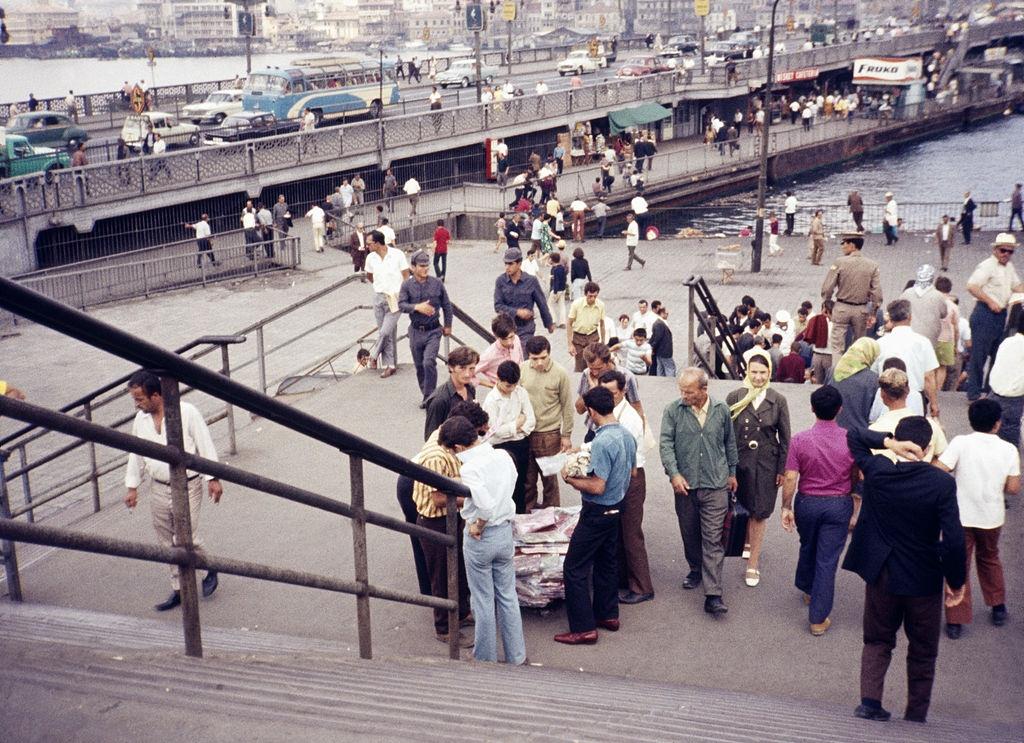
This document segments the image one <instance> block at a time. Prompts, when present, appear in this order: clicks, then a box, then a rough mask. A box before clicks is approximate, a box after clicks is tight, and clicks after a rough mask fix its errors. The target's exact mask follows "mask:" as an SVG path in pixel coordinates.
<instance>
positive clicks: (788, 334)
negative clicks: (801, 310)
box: [772, 310, 796, 356]
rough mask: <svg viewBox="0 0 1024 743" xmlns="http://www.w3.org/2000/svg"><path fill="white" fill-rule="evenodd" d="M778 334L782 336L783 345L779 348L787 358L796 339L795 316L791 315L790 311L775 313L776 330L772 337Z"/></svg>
mask: <svg viewBox="0 0 1024 743" xmlns="http://www.w3.org/2000/svg"><path fill="white" fill-rule="evenodd" d="M776 333H777V334H778V335H781V336H782V345H781V346H779V349H780V350H781V351H782V355H783V356H785V355H786V354H788V353H789V349H790V346H792V345H793V339H794V338H795V337H796V333H795V332H794V329H793V316H792V315H790V314H789V311H788V310H779V311H777V312H776V313H775V330H774V331H773V333H772V335H775V334H776Z"/></svg>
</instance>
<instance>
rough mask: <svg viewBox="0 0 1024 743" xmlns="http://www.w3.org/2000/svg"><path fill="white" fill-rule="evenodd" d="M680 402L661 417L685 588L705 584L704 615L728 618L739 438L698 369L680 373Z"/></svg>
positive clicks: (725, 409) (723, 406)
mask: <svg viewBox="0 0 1024 743" xmlns="http://www.w3.org/2000/svg"><path fill="white" fill-rule="evenodd" d="M678 382H679V396H680V398H681V399H679V400H675V401H674V402H671V403H669V404H668V405H667V406H666V407H665V412H664V414H663V415H662V418H661V463H662V466H663V467H664V468H665V474H667V475H668V477H669V481H670V483H671V484H672V490H673V492H675V496H676V516H677V518H678V519H679V531H680V533H681V534H682V537H683V554H684V555H685V556H686V562H687V563H688V564H689V566H690V572H689V574H688V575H687V576H686V580H684V581H683V588H685V589H693V588H696V587H697V586H699V585H700V584H701V582H703V583H704V595H705V599H704V611H706V612H707V613H708V614H714V615H719V614H724V613H725V612H727V611H728V608H727V607H726V605H725V604H724V603H723V602H722V563H723V562H724V560H725V550H724V549H723V547H722V526H723V524H724V522H725V514H726V511H727V510H728V508H729V493H730V492H736V462H737V460H738V457H737V454H736V438H735V434H734V432H733V426H732V417H731V416H730V414H729V406H728V405H726V404H725V403H724V402H722V401H720V400H712V399H711V398H710V397H709V396H708V376H707V374H705V373H704V371H703V370H701V369H698V368H696V367H688V368H686V369H683V371H682V373H681V374H680V375H679V380H678Z"/></svg>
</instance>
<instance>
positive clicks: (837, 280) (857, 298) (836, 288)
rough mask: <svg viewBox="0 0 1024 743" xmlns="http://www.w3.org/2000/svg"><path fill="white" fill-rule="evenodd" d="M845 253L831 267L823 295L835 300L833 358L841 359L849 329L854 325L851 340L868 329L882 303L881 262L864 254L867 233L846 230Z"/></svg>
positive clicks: (836, 361)
mask: <svg viewBox="0 0 1024 743" xmlns="http://www.w3.org/2000/svg"><path fill="white" fill-rule="evenodd" d="M839 239H840V241H841V246H840V249H841V250H842V252H843V255H842V256H841V257H840V258H837V259H836V261H835V263H833V264H832V265H831V266H830V267H829V269H828V275H826V277H825V282H824V283H823V284H822V287H821V298H822V299H823V300H825V299H832V296H833V294H835V306H834V309H833V310H832V359H833V361H834V362H835V363H837V364H838V363H839V358H840V357H841V356H842V355H843V353H844V352H845V351H846V348H847V345H846V343H847V341H846V336H847V332H848V331H849V330H850V329H851V328H852V329H853V337H852V339H851V342H852V341H856V340H857V339H858V338H861V337H862V336H863V335H864V333H865V332H866V331H867V322H868V317H870V316H871V314H872V313H873V312H874V310H875V309H876V308H878V307H880V306H881V304H882V284H881V274H880V271H879V268H878V263H877V262H876V261H873V260H871V259H870V258H867V257H865V256H863V255H861V249H862V248H863V247H864V236H863V235H860V234H858V233H847V234H844V235H842V236H841V237H840V238H839Z"/></svg>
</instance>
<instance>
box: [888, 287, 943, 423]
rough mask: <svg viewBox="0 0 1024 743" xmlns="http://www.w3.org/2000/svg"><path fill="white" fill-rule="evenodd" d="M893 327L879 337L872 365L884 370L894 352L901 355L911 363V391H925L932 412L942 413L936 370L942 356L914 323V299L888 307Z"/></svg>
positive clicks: (909, 370) (897, 302)
mask: <svg viewBox="0 0 1024 743" xmlns="http://www.w3.org/2000/svg"><path fill="white" fill-rule="evenodd" d="M886 313H887V314H888V315H889V321H890V322H891V323H892V330H891V331H890V332H888V333H886V334H885V335H883V336H882V337H881V338H879V339H878V349H879V352H878V358H877V359H875V364H874V366H873V367H872V368H873V370H874V371H875V373H878V372H880V371H881V370H882V365H883V364H884V363H885V360H886V359H888V358H889V357H890V356H898V357H899V358H900V359H902V360H903V363H904V364H906V366H907V377H908V378H909V379H910V391H911V393H912V394H913V393H921V392H924V395H925V397H926V398H927V399H928V412H929V414H930V415H931V416H932V417H934V418H938V417H939V396H938V388H937V386H936V385H937V381H936V376H935V371H936V370H937V369H938V368H939V359H938V357H937V356H936V355H935V348H934V347H933V346H932V343H931V341H929V340H928V339H927V338H925V337H924V336H923V335H921V334H920V333H915V332H914V331H913V329H911V327H910V302H908V301H907V300H905V299H897V300H896V301H895V302H890V303H889V305H888V307H886Z"/></svg>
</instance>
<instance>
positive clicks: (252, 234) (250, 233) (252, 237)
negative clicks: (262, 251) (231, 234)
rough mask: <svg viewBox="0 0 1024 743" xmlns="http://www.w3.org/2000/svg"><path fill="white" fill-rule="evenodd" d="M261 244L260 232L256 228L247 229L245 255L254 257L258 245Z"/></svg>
mask: <svg viewBox="0 0 1024 743" xmlns="http://www.w3.org/2000/svg"><path fill="white" fill-rule="evenodd" d="M259 244H260V233H259V232H258V231H257V230H255V229H252V230H246V231H245V256H246V257H247V258H253V257H255V254H256V246H257V245H259Z"/></svg>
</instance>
